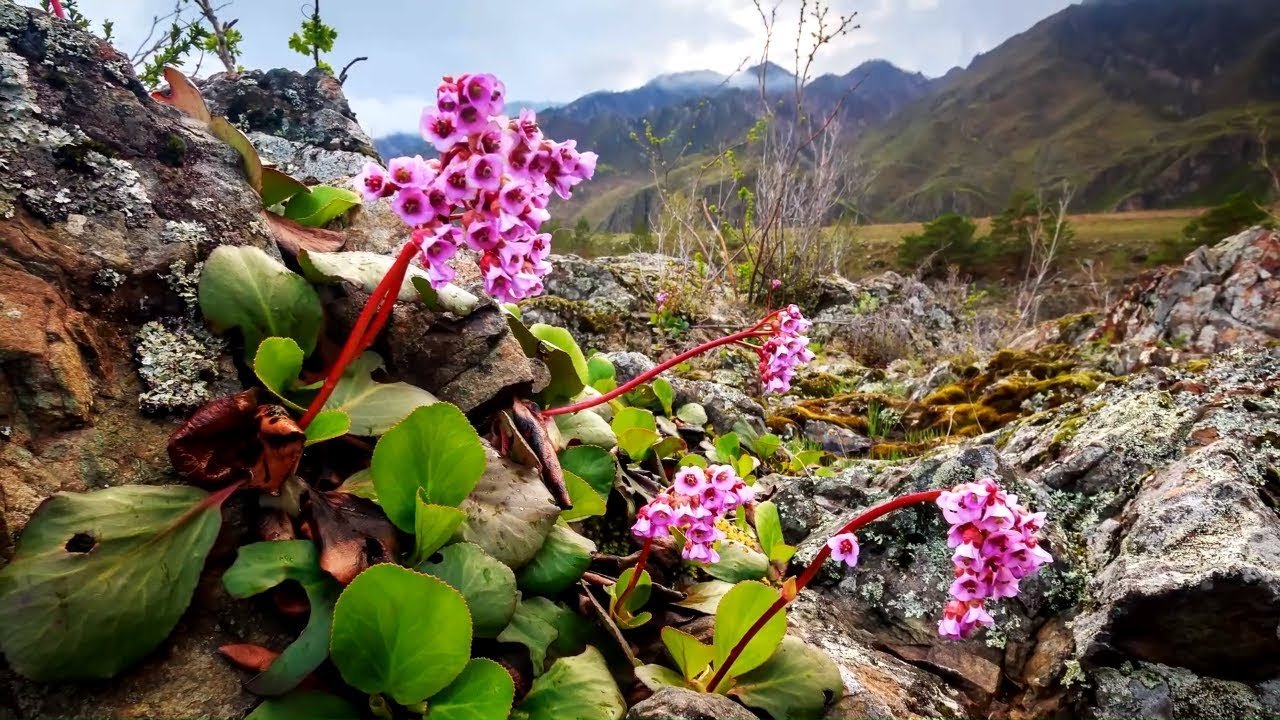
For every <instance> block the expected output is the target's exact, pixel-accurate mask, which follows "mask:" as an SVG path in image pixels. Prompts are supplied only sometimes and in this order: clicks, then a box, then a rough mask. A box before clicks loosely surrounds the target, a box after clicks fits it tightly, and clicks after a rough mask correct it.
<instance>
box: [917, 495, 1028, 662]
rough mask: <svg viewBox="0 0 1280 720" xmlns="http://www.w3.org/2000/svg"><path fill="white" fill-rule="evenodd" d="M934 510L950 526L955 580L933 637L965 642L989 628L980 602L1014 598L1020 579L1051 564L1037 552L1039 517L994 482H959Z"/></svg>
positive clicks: (950, 543)
mask: <svg viewBox="0 0 1280 720" xmlns="http://www.w3.org/2000/svg"><path fill="white" fill-rule="evenodd" d="M937 504H938V507H939V508H940V509H941V510H942V515H943V517H945V518H946V519H947V522H949V523H951V528H950V529H949V530H948V532H947V544H948V545H949V546H950V547H953V548H955V552H954V554H953V555H952V556H951V560H952V563H953V565H954V566H955V574H956V579H955V581H954V582H953V583H952V584H951V591H950V592H951V596H952V598H954V599H953V600H951V602H949V603H947V606H946V608H945V609H944V610H943V617H942V621H941V622H939V623H938V633H939V634H940V635H942V636H943V637H947V638H953V639H961V638H966V637H969V636H970V635H971V634H972V633H973V632H974V630H976V629H977V628H979V627H989V626H990V625H991V624H992V621H991V616H990V615H989V614H988V613H987V610H986V607H985V602H986V601H987V600H989V599H998V598H1009V597H1014V596H1016V595H1017V594H1018V584H1019V580H1021V579H1022V578H1024V577H1026V576H1028V575H1030V574H1032V573H1034V572H1036V571H1037V570H1038V569H1040V567H1041V566H1043V565H1046V564H1048V563H1051V562H1053V557H1052V556H1051V555H1049V553H1047V552H1045V550H1044V548H1042V547H1040V538H1039V537H1038V536H1037V533H1038V532H1039V530H1040V529H1041V528H1042V527H1043V526H1044V518H1045V515H1044V513H1032V512H1030V511H1028V510H1027V509H1026V508H1024V507H1022V506H1021V505H1019V504H1018V498H1017V496H1016V495H1009V494H1007V493H1005V492H1004V491H1003V490H1001V489H1000V487H999V486H998V485H996V483H995V481H994V480H991V479H989V478H988V479H982V480H978V481H975V482H971V483H963V484H961V485H957V486H956V487H954V488H952V489H950V490H946V491H943V493H942V494H941V495H939V496H938V500H937Z"/></svg>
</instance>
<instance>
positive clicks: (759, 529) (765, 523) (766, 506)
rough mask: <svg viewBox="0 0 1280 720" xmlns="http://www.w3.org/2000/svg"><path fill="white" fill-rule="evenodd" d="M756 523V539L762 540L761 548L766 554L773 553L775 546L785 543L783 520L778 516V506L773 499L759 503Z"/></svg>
mask: <svg viewBox="0 0 1280 720" xmlns="http://www.w3.org/2000/svg"><path fill="white" fill-rule="evenodd" d="M755 523H756V539H757V540H759V541H760V549H761V550H763V551H764V554H765V555H771V554H772V553H773V548H774V547H775V546H777V545H782V544H783V539H782V520H781V519H780V518H779V517H778V506H777V505H775V504H774V503H773V501H772V500H765V501H764V502H761V503H757V504H756V512H755Z"/></svg>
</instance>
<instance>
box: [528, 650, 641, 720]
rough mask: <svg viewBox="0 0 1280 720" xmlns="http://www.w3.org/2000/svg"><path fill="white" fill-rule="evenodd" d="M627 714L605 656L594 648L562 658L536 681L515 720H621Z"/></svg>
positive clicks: (624, 703) (625, 705)
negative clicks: (566, 719) (570, 719)
mask: <svg viewBox="0 0 1280 720" xmlns="http://www.w3.org/2000/svg"><path fill="white" fill-rule="evenodd" d="M626 711H627V704H626V702H624V701H623V699H622V693H621V692H619V690H618V684H617V683H616V682H614V679H613V675H612V674H610V673H609V667H608V666H607V665H606V664H605V661H604V656H603V655H601V654H600V651H599V650H596V649H595V648H594V647H588V648H587V649H586V650H585V651H583V653H582V654H581V655H575V656H573V657H566V658H560V659H559V660H557V661H555V663H554V664H552V666H551V669H550V670H547V672H546V673H545V674H543V675H542V676H541V677H539V678H538V679H537V680H534V681H533V687H531V688H530V689H529V694H528V695H525V697H524V700H522V701H521V702H520V705H518V706H517V707H516V709H515V711H514V712H513V713H512V718H513V719H515V720H564V719H565V718H573V719H574V720H621V719H622V716H623V714H625V713H626Z"/></svg>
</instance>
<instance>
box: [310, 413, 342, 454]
mask: <svg viewBox="0 0 1280 720" xmlns="http://www.w3.org/2000/svg"><path fill="white" fill-rule="evenodd" d="M350 431H351V418H350V417H348V416H347V414H346V413H344V412H342V411H341V410H324V411H322V412H319V413H316V416H315V417H314V418H313V419H312V420H311V424H310V425H308V426H307V429H306V436H307V441H306V444H307V445H315V444H316V443H320V442H324V441H325V440H332V439H334V438H340V437H342V436H343V435H346V434H347V433H348V432H350Z"/></svg>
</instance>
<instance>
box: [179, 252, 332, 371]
mask: <svg viewBox="0 0 1280 720" xmlns="http://www.w3.org/2000/svg"><path fill="white" fill-rule="evenodd" d="M198 295H199V299H200V310H201V312H203V313H204V316H205V318H207V319H208V320H209V322H210V323H212V324H213V326H214V328H215V329H216V330H218V331H220V332H224V331H226V330H230V329H231V328H238V329H239V330H240V333H241V335H243V336H244V351H245V359H246V360H250V361H252V360H253V356H254V354H255V353H256V352H257V351H258V344H259V343H261V342H262V341H263V339H265V338H269V337H287V338H292V339H293V340H294V341H295V342H297V343H298V347H300V348H302V353H303V355H310V354H311V351H312V350H313V349H315V346H316V337H318V336H319V334H320V323H321V320H322V318H323V315H324V311H323V309H322V308H321V307H320V297H319V296H318V295H316V291H315V289H314V288H312V287H311V285H310V283H308V282H307V281H306V280H305V279H303V278H302V277H301V276H299V275H296V274H294V273H293V272H291V271H290V270H289V269H288V268H286V267H285V266H284V265H282V264H280V263H279V262H277V261H276V260H274V259H272V258H271V257H270V256H269V255H267V254H266V253H264V252H262V251H261V250H259V249H258V248H255V247H247V246H246V247H233V246H230V245H222V246H220V247H218V248H216V249H215V250H214V251H213V252H212V253H211V254H210V255H209V259H208V260H206V261H205V263H204V269H202V270H201V271H200V285H199V291H198ZM295 377H296V376H295Z"/></svg>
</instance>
